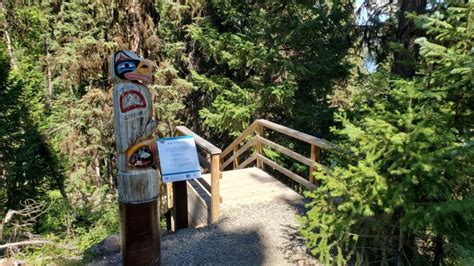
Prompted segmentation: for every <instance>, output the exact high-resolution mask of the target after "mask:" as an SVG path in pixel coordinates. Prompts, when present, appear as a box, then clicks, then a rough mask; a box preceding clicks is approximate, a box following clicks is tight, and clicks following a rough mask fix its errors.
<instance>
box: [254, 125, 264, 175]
mask: <svg viewBox="0 0 474 266" xmlns="http://www.w3.org/2000/svg"><path fill="white" fill-rule="evenodd" d="M255 132H256V133H257V136H259V137H262V138H263V126H262V125H261V124H260V123H259V124H258V125H257V129H256V130H255ZM256 152H257V154H260V155H263V144H262V143H261V142H259V141H257V145H256ZM257 167H258V168H260V169H262V170H263V161H262V160H261V159H259V158H258V157H257Z"/></svg>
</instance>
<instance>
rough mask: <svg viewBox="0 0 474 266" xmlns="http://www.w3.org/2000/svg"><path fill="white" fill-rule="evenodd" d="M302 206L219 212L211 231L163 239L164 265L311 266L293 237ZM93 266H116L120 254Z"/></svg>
mask: <svg viewBox="0 0 474 266" xmlns="http://www.w3.org/2000/svg"><path fill="white" fill-rule="evenodd" d="M299 211H301V205H299V206H291V205H289V204H287V203H258V204H253V205H240V206H233V207H232V208H229V207H227V208H223V210H222V213H221V218H220V220H219V221H218V222H217V223H216V224H213V225H211V226H207V227H203V228H195V229H182V230H179V231H178V232H177V233H169V234H164V235H163V236H162V239H161V245H162V247H161V255H162V258H161V264H162V265H295V264H298V265H308V264H311V265H315V264H317V261H316V260H315V259H314V258H312V257H311V256H309V255H308V254H307V253H306V249H305V246H304V242H303V239H302V238H301V237H300V236H299V235H298V234H297V222H296V219H295V215H296V214H297V213H299ZM103 258H104V259H103V260H100V261H96V262H94V263H92V265H119V264H120V254H119V253H115V254H114V255H111V256H107V257H103Z"/></svg>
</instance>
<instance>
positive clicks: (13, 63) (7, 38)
mask: <svg viewBox="0 0 474 266" xmlns="http://www.w3.org/2000/svg"><path fill="white" fill-rule="evenodd" d="M0 8H1V10H2V13H3V14H5V19H4V21H3V28H4V32H5V42H6V44H7V51H8V56H9V57H10V65H11V67H12V69H16V68H17V64H16V60H15V56H14V54H13V44H12V39H11V37H10V26H9V24H8V20H7V17H6V13H7V10H6V9H5V7H4V4H3V2H0Z"/></svg>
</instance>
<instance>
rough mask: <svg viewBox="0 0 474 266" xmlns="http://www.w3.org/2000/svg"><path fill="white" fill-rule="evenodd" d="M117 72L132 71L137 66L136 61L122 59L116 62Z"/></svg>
mask: <svg viewBox="0 0 474 266" xmlns="http://www.w3.org/2000/svg"><path fill="white" fill-rule="evenodd" d="M116 68H117V74H122V73H125V72H131V71H134V70H135V69H136V68H137V63H136V62H135V61H128V60H127V61H122V62H120V63H118V64H117V66H116Z"/></svg>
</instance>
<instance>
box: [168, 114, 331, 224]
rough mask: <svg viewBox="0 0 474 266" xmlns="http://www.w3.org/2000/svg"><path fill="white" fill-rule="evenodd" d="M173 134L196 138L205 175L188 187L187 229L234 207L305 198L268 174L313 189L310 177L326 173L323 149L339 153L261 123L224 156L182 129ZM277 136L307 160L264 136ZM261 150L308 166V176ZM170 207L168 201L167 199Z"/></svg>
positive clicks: (290, 131)
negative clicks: (303, 149) (303, 150)
mask: <svg viewBox="0 0 474 266" xmlns="http://www.w3.org/2000/svg"><path fill="white" fill-rule="evenodd" d="M177 131H178V132H179V133H180V134H183V135H193V136H194V139H195V142H196V145H197V146H198V150H199V153H200V155H199V161H200V164H201V167H202V169H203V173H204V174H203V176H202V178H199V179H196V180H191V181H188V182H187V196H188V197H187V211H188V224H189V226H190V227H200V226H205V225H208V224H209V223H214V222H216V221H217V220H218V219H219V213H220V209H221V208H227V207H230V206H234V205H238V204H246V203H256V202H272V201H290V202H297V201H301V200H302V199H303V197H302V196H301V195H300V194H299V193H297V192H295V191H294V190H293V189H291V188H289V187H288V186H287V185H285V184H283V183H282V182H280V181H279V180H277V179H276V178H275V177H273V176H272V174H271V173H274V174H275V173H279V174H282V175H284V176H286V177H288V178H290V179H292V180H293V181H295V182H296V183H297V184H299V186H300V187H302V188H303V189H307V190H312V189H314V188H315V187H316V185H315V184H314V178H313V176H312V173H313V172H314V171H315V170H317V169H318V168H319V169H321V168H325V166H323V165H321V164H320V163H319V158H320V152H321V149H325V150H334V149H338V148H337V147H336V146H334V145H333V144H331V143H329V142H327V141H324V140H322V139H319V138H317V137H314V136H311V135H308V134H305V133H302V132H300V131H297V130H294V129H291V128H288V127H285V126H282V125H279V124H276V123H273V122H270V121H268V120H263V119H259V120H256V121H255V122H254V123H252V124H251V125H250V126H249V127H248V128H247V129H245V130H244V131H243V132H242V134H241V135H240V136H239V137H238V138H237V139H235V140H234V141H233V142H232V143H231V144H230V145H229V146H228V147H227V148H226V149H224V150H223V151H221V149H219V148H217V147H215V146H214V145H213V144H211V143H209V142H208V141H206V140H205V139H203V138H201V137H200V136H199V135H197V134H195V133H194V132H192V131H191V130H189V129H188V128H186V127H184V126H179V127H177ZM276 134H278V135H282V136H284V137H290V138H293V139H296V140H299V141H301V142H303V143H305V144H306V145H308V149H309V150H310V152H309V153H308V154H309V156H303V155H301V154H299V153H297V152H295V151H293V150H291V149H289V148H287V147H284V146H282V145H280V144H277V143H275V142H273V141H271V140H269V139H268V138H266V137H265V136H275V135H276ZM264 148H265V149H271V150H272V151H274V152H277V153H280V154H284V155H286V156H288V157H290V158H292V159H294V160H296V161H298V162H299V163H301V164H304V165H306V166H307V167H308V168H309V169H308V175H307V177H302V176H300V175H298V174H296V173H294V172H292V171H290V170H288V169H286V168H284V167H283V166H281V165H279V164H278V163H276V162H274V161H273V160H271V159H270V158H267V157H266V156H265V153H264V152H263V151H264ZM169 202H172V201H171V199H169ZM169 207H171V206H169Z"/></svg>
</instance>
